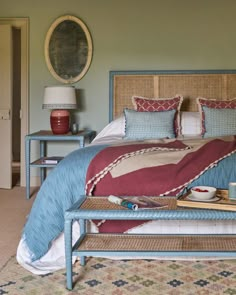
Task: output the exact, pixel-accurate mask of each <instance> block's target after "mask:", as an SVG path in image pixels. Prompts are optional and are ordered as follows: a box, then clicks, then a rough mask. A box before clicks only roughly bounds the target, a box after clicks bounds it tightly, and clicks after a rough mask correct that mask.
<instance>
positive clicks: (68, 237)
mask: <svg viewBox="0 0 236 295" xmlns="http://www.w3.org/2000/svg"><path fill="white" fill-rule="evenodd" d="M64 234H65V258H66V287H67V289H68V290H72V220H71V219H66V220H65V229H64Z"/></svg>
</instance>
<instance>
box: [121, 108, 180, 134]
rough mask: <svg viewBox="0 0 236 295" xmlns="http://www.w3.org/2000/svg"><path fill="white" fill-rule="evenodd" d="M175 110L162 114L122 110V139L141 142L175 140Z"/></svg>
mask: <svg viewBox="0 0 236 295" xmlns="http://www.w3.org/2000/svg"><path fill="white" fill-rule="evenodd" d="M175 113H176V110H171V111H163V112H137V111H135V110H130V109H124V115H125V136H124V139H132V140H143V139H154V138H175V130H174V119H175Z"/></svg>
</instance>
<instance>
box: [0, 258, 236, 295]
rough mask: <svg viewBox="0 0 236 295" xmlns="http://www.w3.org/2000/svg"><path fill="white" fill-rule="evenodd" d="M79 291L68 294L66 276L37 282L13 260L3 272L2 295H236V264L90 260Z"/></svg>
mask: <svg viewBox="0 0 236 295" xmlns="http://www.w3.org/2000/svg"><path fill="white" fill-rule="evenodd" d="M73 271H74V281H75V286H74V289H73V291H68V290H66V287H65V286H66V274H65V270H61V271H58V272H55V273H51V274H48V275H42V276H36V275H33V274H31V273H29V272H28V271H26V270H25V269H23V268H22V267H21V266H19V265H18V264H17V262H16V260H15V257H12V258H11V259H10V260H9V261H8V262H7V263H6V264H5V265H4V267H3V268H2V269H1V271H0V295H2V294H12V295H20V294H24V295H39V294H40V295H63V294H70V295H74V294H80V295H94V294H98V295H131V294H132V295H134V294H135V295H159V294H160V295H165V294H171V295H196V294H199V295H206V294H210V295H212V294H217V295H223V294H228V295H234V294H236V260H225V261H194V262H191V261H156V260H126V261H124V260H122V261H120V260H109V259H104V258H90V259H88V261H87V264H86V266H85V267H81V266H80V265H79V263H78V262H77V263H76V265H75V266H74V269H73Z"/></svg>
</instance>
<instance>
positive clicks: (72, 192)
mask: <svg viewBox="0 0 236 295" xmlns="http://www.w3.org/2000/svg"><path fill="white" fill-rule="evenodd" d="M105 147H107V145H97V146H95V145H94V146H88V147H86V148H84V149H78V150H76V151H74V152H72V153H71V154H70V155H68V156H67V157H65V158H64V159H63V160H62V161H61V162H60V163H59V164H58V165H57V167H56V168H55V169H54V170H53V171H52V172H51V173H50V174H49V175H48V177H47V178H46V180H45V181H44V183H43V184H42V186H41V188H40V190H39V192H38V194H37V197H36V199H35V201H34V204H33V207H32V210H31V212H30V215H29V217H28V220H27V223H26V225H25V227H24V231H23V239H25V242H26V244H27V246H28V248H29V250H30V252H31V257H32V261H35V260H37V259H39V258H40V257H42V256H43V255H44V254H46V252H47V251H48V249H49V248H50V245H51V242H52V241H53V240H54V239H55V238H57V237H58V235H59V234H60V233H61V232H62V231H63V229H64V212H65V211H66V210H67V209H69V208H70V207H71V206H72V205H73V204H74V203H75V202H76V201H77V200H78V199H79V198H80V196H81V195H84V194H85V191H84V189H85V179H86V171H87V168H88V166H89V163H90V162H91V160H92V159H93V157H94V156H95V155H96V154H97V153H98V152H99V151H101V150H103V149H104V148H105ZM230 181H236V154H233V155H231V156H230V157H228V158H225V159H224V160H222V161H220V162H219V163H218V165H217V166H216V167H214V168H212V169H210V170H207V171H206V172H205V173H204V174H203V175H202V176H201V177H199V178H198V179H197V180H195V181H194V182H192V183H191V185H189V188H190V187H192V186H194V185H200V184H201V185H210V186H215V187H220V188H228V183H229V182H230Z"/></svg>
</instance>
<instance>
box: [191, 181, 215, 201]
mask: <svg viewBox="0 0 236 295" xmlns="http://www.w3.org/2000/svg"><path fill="white" fill-rule="evenodd" d="M191 193H192V195H193V197H194V198H196V199H199V200H209V199H212V198H213V197H214V196H215V194H216V188H215V187H212V186H201V185H200V186H195V187H193V188H191Z"/></svg>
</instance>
